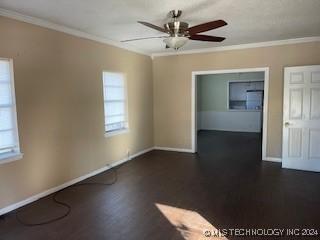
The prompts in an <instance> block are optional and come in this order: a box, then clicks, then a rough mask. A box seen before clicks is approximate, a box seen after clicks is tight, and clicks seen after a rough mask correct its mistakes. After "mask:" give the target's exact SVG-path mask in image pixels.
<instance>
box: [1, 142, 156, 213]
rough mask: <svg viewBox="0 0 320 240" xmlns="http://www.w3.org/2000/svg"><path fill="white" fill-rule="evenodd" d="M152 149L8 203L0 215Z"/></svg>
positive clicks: (150, 149)
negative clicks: (18, 200)
mask: <svg viewBox="0 0 320 240" xmlns="http://www.w3.org/2000/svg"><path fill="white" fill-rule="evenodd" d="M153 149H154V148H153V147H151V148H148V149H145V150H142V151H140V152H138V153H135V154H133V155H132V156H129V157H128V158H125V159H122V160H119V161H116V162H114V163H112V164H110V165H108V166H104V167H102V168H99V169H97V170H95V171H93V172H90V173H88V174H86V175H83V176H81V177H78V178H75V179H73V180H70V181H68V182H66V183H64V184H62V185H59V186H57V187H53V188H50V189H48V190H46V191H44V192H42V193H38V194H36V195H34V196H31V197H29V198H27V199H25V200H22V201H20V202H17V203H14V204H11V205H9V206H7V207H4V208H2V209H0V216H1V215H3V214H6V213H8V212H11V211H13V210H15V209H18V208H20V207H22V206H25V205H27V204H29V203H32V202H34V201H37V200H39V199H40V198H43V197H46V196H48V195H50V194H52V193H55V192H57V191H60V190H62V189H64V188H66V187H69V186H71V185H73V184H76V183H78V182H81V181H83V180H85V179H87V178H89V177H93V176H95V175H97V174H99V173H102V172H104V171H106V170H108V169H110V168H111V167H115V166H118V165H120V164H122V163H125V162H127V161H130V160H132V159H134V158H136V157H138V156H140V155H142V154H145V153H147V152H150V151H152V150H153Z"/></svg>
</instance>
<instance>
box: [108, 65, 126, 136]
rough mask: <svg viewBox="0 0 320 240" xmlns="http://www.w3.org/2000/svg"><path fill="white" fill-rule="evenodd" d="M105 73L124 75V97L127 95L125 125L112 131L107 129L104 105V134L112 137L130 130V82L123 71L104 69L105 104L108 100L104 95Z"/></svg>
mask: <svg viewBox="0 0 320 240" xmlns="http://www.w3.org/2000/svg"><path fill="white" fill-rule="evenodd" d="M105 73H111V74H120V75H122V77H123V91H124V97H125V101H124V104H125V109H124V110H125V127H124V128H121V129H116V130H112V131H106V119H107V117H108V116H107V113H106V112H105V108H104V105H103V112H104V136H105V137H107V138H108V137H112V136H116V135H119V134H125V133H128V132H129V107H128V105H129V100H128V83H127V75H126V74H125V73H123V72H115V71H108V70H103V71H102V91H103V104H105V103H106V102H107V100H106V99H105V97H104V95H105V93H104V88H105V85H104V74H105Z"/></svg>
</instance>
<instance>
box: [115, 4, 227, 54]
mask: <svg viewBox="0 0 320 240" xmlns="http://www.w3.org/2000/svg"><path fill="white" fill-rule="evenodd" d="M181 14H182V11H181V10H172V11H170V12H169V14H168V16H169V17H170V18H171V21H169V22H168V23H166V24H164V26H163V27H159V26H156V25H153V24H151V23H148V22H142V21H138V23H140V24H143V25H145V26H147V27H150V28H152V29H155V30H157V31H159V32H163V33H167V34H169V36H157V37H145V38H135V39H129V40H124V41H121V42H130V41H138V40H144V39H151V38H163V39H164V40H163V41H164V43H165V44H166V48H173V49H175V50H178V49H179V48H181V47H182V46H184V45H185V44H186V43H187V42H188V40H195V41H206V42H222V41H223V40H225V38H224V37H215V36H209V35H203V34H198V33H202V32H206V31H209V30H213V29H216V28H220V27H223V26H225V25H227V23H226V22H225V21H224V20H215V21H211V22H206V23H202V24H199V25H196V26H193V27H189V24H188V23H186V22H180V21H179V17H180V16H181Z"/></svg>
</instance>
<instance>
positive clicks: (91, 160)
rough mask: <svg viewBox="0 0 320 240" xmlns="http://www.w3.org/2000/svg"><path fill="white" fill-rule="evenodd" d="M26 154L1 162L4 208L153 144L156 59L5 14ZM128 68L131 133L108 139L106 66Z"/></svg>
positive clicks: (0, 41) (3, 44)
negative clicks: (4, 162) (153, 63)
mask: <svg viewBox="0 0 320 240" xmlns="http://www.w3.org/2000/svg"><path fill="white" fill-rule="evenodd" d="M0 36H1V37H0V57H3V58H13V60H14V72H15V87H16V99H17V112H18V125H19V134H20V144H21V150H22V152H23V153H24V158H23V159H22V160H20V161H15V162H11V163H7V164H0V208H2V207H5V206H7V205H9V204H12V203H15V202H18V201H21V200H23V199H25V198H27V197H29V196H31V195H34V194H37V193H40V192H42V191H44V190H47V189H49V188H51V187H55V186H57V185H60V184H62V183H64V182H66V181H68V180H71V179H74V178H76V177H79V176H82V175H84V174H86V173H89V172H91V171H93V170H96V169H98V168H101V167H103V166H105V165H106V164H107V163H112V162H114V161H117V160H121V159H124V158H125V157H126V156H127V150H130V152H131V154H134V153H137V152H139V151H141V150H143V149H147V148H149V147H152V146H153V111H152V109H153V101H152V100H153V91H152V62H151V61H152V60H151V58H150V57H147V56H143V55H140V54H136V53H132V52H129V51H126V50H122V49H119V48H115V47H112V46H108V45H105V44H100V43H96V42H93V41H90V40H85V39H81V38H76V37H73V36H70V35H67V34H64V33H60V32H56V31H52V30H48V29H45V28H41V27H37V26H34V25H30V24H26V23H22V22H18V21H14V20H10V19H7V18H3V17H0ZM103 70H109V71H120V72H124V73H126V74H127V81H128V95H129V121H130V122H129V124H130V132H129V133H127V134H123V135H118V136H114V137H111V138H105V137H104V113H103V92H102V91H103V90H102V79H101V78H102V71H103Z"/></svg>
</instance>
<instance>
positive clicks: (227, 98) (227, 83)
mask: <svg viewBox="0 0 320 240" xmlns="http://www.w3.org/2000/svg"><path fill="white" fill-rule="evenodd" d="M260 70H261V69H260ZM236 71H240V70H239V69H237V70H233V71H232V70H231V71H230V70H229V71H228V70H226V73H222V72H223V70H222V71H219V73H216V74H214V71H213V72H212V73H211V74H208V73H206V74H205V73H203V74H198V75H196V81H197V84H196V85H197V87H196V89H197V90H196V91H197V93H196V102H197V114H196V118H197V119H196V122H197V141H196V142H197V152H198V153H199V154H201V153H203V152H208V151H210V150H211V151H213V152H216V153H218V155H219V151H228V148H229V150H232V149H235V148H236V147H237V146H236V143H235V141H236V139H238V141H244V142H246V141H247V140H251V141H255V142H256V146H257V147H255V148H253V149H252V151H253V152H258V153H260V155H261V156H262V148H263V142H262V139H263V138H262V136H263V123H264V118H267V116H264V113H263V112H264V111H263V110H264V102H268V97H267V95H266V97H265V98H264V86H265V82H266V86H268V80H267V81H265V75H266V76H267V77H268V69H266V70H265V71H259V69H258V70H257V69H253V70H251V71H252V72H246V71H249V69H244V70H242V71H241V72H236ZM266 130H267V128H266V126H265V131H266ZM264 140H266V138H265V139H264ZM219 143H220V144H219ZM228 143H232V144H230V145H228ZM222 144H225V145H222ZM264 144H266V143H264ZM259 145H260V146H259ZM265 147H266V146H264V148H265ZM226 148H227V149H226ZM222 149H223V150H222ZM237 157H240V156H237Z"/></svg>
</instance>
